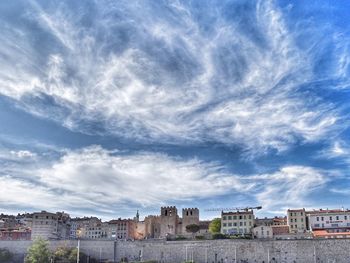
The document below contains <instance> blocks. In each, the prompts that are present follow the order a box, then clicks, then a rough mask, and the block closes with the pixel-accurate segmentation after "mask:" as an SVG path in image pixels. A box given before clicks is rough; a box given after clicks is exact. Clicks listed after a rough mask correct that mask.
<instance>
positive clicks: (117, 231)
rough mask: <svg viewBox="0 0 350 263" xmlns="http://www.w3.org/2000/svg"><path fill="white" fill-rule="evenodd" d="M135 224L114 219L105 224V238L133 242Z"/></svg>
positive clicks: (126, 220) (131, 221)
mask: <svg viewBox="0 0 350 263" xmlns="http://www.w3.org/2000/svg"><path fill="white" fill-rule="evenodd" d="M136 224H137V223H136V222H135V221H134V220H132V219H121V218H118V219H115V220H111V221H109V222H108V223H107V238H108V239H114V240H130V239H132V240H134V239H135V234H136Z"/></svg>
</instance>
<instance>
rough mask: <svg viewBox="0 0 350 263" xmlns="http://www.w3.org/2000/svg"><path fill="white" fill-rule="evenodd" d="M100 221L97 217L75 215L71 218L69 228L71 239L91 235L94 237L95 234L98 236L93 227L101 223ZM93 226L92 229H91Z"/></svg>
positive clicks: (85, 237)
mask: <svg viewBox="0 0 350 263" xmlns="http://www.w3.org/2000/svg"><path fill="white" fill-rule="evenodd" d="M101 224H102V222H101V220H100V219H98V218H97V217H81V218H79V217H76V218H73V219H71V228H70V238H71V239H78V238H82V239H88V238H91V237H92V236H93V237H94V238H95V236H99V235H98V234H96V235H95V228H97V227H98V225H101ZM92 228H94V229H92Z"/></svg>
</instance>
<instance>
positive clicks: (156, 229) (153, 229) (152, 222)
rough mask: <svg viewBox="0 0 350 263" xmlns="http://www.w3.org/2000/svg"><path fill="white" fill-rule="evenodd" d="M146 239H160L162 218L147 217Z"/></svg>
mask: <svg viewBox="0 0 350 263" xmlns="http://www.w3.org/2000/svg"><path fill="white" fill-rule="evenodd" d="M144 222H145V238H146V239H148V238H160V225H161V223H160V216H154V215H150V216H146V217H145V221H144Z"/></svg>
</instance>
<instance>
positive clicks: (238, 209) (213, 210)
mask: <svg viewBox="0 0 350 263" xmlns="http://www.w3.org/2000/svg"><path fill="white" fill-rule="evenodd" d="M261 208H262V206H255V207H226V208H209V209H204V211H207V212H216V211H237V212H238V211H249V210H253V209H256V210H260V209H261Z"/></svg>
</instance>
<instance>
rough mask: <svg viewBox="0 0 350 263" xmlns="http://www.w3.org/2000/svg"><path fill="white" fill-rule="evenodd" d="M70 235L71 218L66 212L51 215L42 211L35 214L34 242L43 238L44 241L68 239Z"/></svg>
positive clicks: (33, 224) (33, 223)
mask: <svg viewBox="0 0 350 263" xmlns="http://www.w3.org/2000/svg"><path fill="white" fill-rule="evenodd" d="M69 235H70V217H69V215H68V214H66V213H64V212H57V213H49V212H46V211H41V212H38V213H33V218H32V234H31V237H32V240H34V239H35V238H38V237H41V238H43V239H68V238H69Z"/></svg>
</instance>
